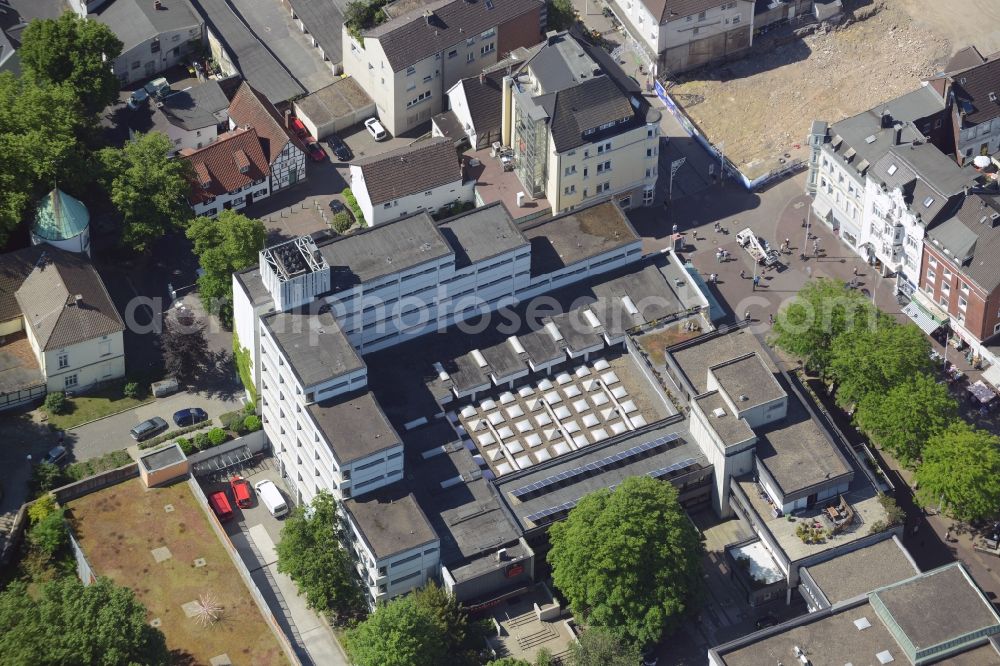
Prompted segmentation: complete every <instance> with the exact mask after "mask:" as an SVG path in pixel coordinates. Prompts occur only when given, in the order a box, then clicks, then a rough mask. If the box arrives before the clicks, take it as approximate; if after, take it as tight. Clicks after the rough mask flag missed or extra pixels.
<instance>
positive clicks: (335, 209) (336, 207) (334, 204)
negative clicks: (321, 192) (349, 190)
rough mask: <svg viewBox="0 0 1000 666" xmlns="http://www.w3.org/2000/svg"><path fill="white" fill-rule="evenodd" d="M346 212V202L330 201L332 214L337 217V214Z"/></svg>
mask: <svg viewBox="0 0 1000 666" xmlns="http://www.w3.org/2000/svg"><path fill="white" fill-rule="evenodd" d="M344 210H347V209H346V208H344V202H342V201H341V200H340V199H330V212H332V213H333V214H334V215H336V214H337V213H340V212H342V211H344Z"/></svg>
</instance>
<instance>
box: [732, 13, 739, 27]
mask: <svg viewBox="0 0 1000 666" xmlns="http://www.w3.org/2000/svg"><path fill="white" fill-rule="evenodd" d="M739 22H740V15H739V14H737V15H736V16H734V17H733V25H737V24H739Z"/></svg>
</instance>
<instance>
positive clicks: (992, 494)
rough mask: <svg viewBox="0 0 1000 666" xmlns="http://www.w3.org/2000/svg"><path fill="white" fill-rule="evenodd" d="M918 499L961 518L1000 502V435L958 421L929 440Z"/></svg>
mask: <svg viewBox="0 0 1000 666" xmlns="http://www.w3.org/2000/svg"><path fill="white" fill-rule="evenodd" d="M915 478H916V480H917V485H918V489H917V494H916V498H917V501H918V502H919V503H920V505H921V506H925V507H928V506H937V505H938V504H940V505H941V508H942V509H943V510H944V511H945V512H946V513H948V514H950V515H952V516H954V517H955V518H957V519H958V520H963V521H973V520H979V519H982V518H987V517H989V516H992V515H994V514H995V513H996V511H997V507H998V506H1000V438H997V437H996V435H993V434H990V433H989V432H986V431H985V430H979V429H977V428H975V427H973V426H971V425H969V424H968V423H966V422H964V421H954V422H952V424H951V425H950V426H949V427H948V428H947V429H946V430H945V431H944V432H941V433H939V434H937V435H934V436H933V437H931V438H930V439H929V440H928V441H927V445H926V446H925V447H924V451H923V463H922V464H921V465H920V467H919V468H918V469H917V471H916V474H915Z"/></svg>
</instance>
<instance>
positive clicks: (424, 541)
mask: <svg viewBox="0 0 1000 666" xmlns="http://www.w3.org/2000/svg"><path fill="white" fill-rule="evenodd" d="M362 427H363V426H362ZM343 506H344V522H345V524H346V527H347V534H348V539H347V542H348V544H349V546H350V550H351V552H353V554H354V555H355V557H356V558H357V563H356V566H357V569H358V573H359V574H360V576H361V580H362V581H363V583H364V586H365V592H366V593H367V594H366V600H367V601H368V605H369V607H370V608H373V609H374V608H375V604H376V603H378V602H380V601H382V602H384V601H388V600H389V599H391V598H393V597H397V596H399V595H401V594H406V593H407V592H409V591H411V590H415V589H417V588H418V587H421V586H423V585H424V584H426V583H427V581H428V580H429V579H431V578H436V577H437V576H438V574H439V571H440V560H441V541H440V539H439V538H438V535H437V534H436V533H435V532H434V528H433V527H431V524H430V521H428V520H427V516H425V515H424V512H423V510H421V508H420V505H419V504H417V500H416V499H415V498H414V497H413V495H412V494H403V493H402V492H400V491H399V490H395V489H394V490H386V491H379V492H376V493H373V494H369V495H365V496H364V497H359V498H353V499H350V500H348V501H346V502H344V505H343Z"/></svg>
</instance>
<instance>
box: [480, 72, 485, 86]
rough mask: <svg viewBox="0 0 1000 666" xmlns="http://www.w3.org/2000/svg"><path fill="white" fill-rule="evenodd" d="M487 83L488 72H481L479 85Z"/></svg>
mask: <svg viewBox="0 0 1000 666" xmlns="http://www.w3.org/2000/svg"><path fill="white" fill-rule="evenodd" d="M484 83H486V72H479V85H483V84H484Z"/></svg>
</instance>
